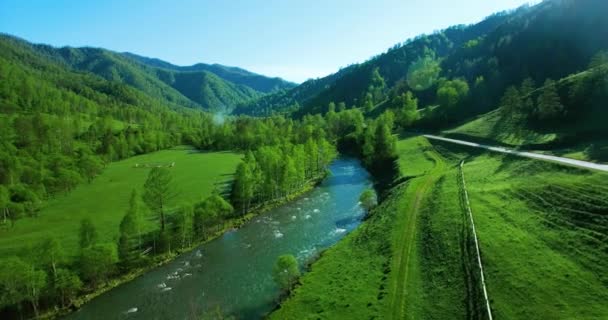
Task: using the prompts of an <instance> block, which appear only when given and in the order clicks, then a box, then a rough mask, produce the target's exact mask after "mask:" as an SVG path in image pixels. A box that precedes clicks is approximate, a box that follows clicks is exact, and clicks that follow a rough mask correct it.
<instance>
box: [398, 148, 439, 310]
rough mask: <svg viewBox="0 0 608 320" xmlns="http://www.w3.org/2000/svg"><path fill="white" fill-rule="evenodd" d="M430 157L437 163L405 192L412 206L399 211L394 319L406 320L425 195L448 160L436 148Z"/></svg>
mask: <svg viewBox="0 0 608 320" xmlns="http://www.w3.org/2000/svg"><path fill="white" fill-rule="evenodd" d="M425 154H426V156H427V157H429V158H430V159H432V160H433V162H434V164H435V166H434V168H433V169H432V170H431V171H430V172H429V174H427V175H425V176H423V177H420V178H416V179H414V180H413V181H412V182H411V183H410V185H409V186H408V191H407V192H406V194H405V198H406V202H407V203H408V206H407V207H406V208H405V210H404V211H403V212H400V214H399V218H398V219H399V222H400V223H399V222H398V224H397V227H396V230H397V237H396V239H395V240H396V241H395V242H394V243H393V245H394V246H395V248H396V250H395V251H394V256H393V259H392V261H393V262H392V265H391V270H393V271H392V272H393V273H392V274H391V281H390V290H389V297H391V300H390V301H391V302H390V305H391V310H392V318H393V319H404V318H405V315H406V304H407V302H408V301H409V299H408V286H409V284H410V282H409V279H410V278H409V277H408V274H409V272H410V267H411V265H412V264H413V261H411V259H410V258H411V257H412V248H414V247H415V242H416V234H417V224H416V221H417V218H418V215H419V211H420V208H421V205H422V202H423V200H424V199H425V197H427V196H428V195H429V191H430V190H431V187H432V186H433V184H435V183H436V182H437V180H438V179H439V178H441V176H442V175H443V172H444V170H445V163H444V161H443V160H442V159H441V157H440V156H439V155H437V154H436V153H435V152H432V151H425Z"/></svg>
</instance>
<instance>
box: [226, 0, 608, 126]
mask: <svg viewBox="0 0 608 320" xmlns="http://www.w3.org/2000/svg"><path fill="white" fill-rule="evenodd" d="M606 13H608V4H607V3H606V2H605V1H601V0H582V1H574V0H548V1H544V2H542V3H540V4H538V5H536V6H532V7H529V6H523V7H521V8H519V9H516V10H513V11H508V12H502V13H498V14H494V15H492V16H490V17H488V18H486V19H485V20H484V21H482V22H480V23H478V24H474V25H470V26H455V27H451V28H448V29H445V30H443V31H440V32H436V33H434V34H431V35H423V36H419V37H416V38H415V39H411V40H408V41H406V42H405V43H403V44H398V45H396V46H394V47H393V48H391V49H389V50H388V51H387V52H386V53H383V54H380V55H378V56H376V57H374V58H372V59H370V60H369V61H367V62H365V63H363V64H358V65H353V66H350V67H349V68H346V69H344V70H342V71H340V72H338V73H336V74H333V75H331V76H328V77H326V78H322V79H318V80H311V81H308V82H305V83H304V84H302V85H300V86H299V87H296V88H294V89H291V90H289V91H286V92H282V93H277V94H274V95H270V96H266V97H263V98H260V99H258V100H256V101H254V102H252V103H248V104H246V105H242V106H241V107H239V108H238V109H237V111H238V112H242V113H248V114H268V113H271V112H272V111H273V110H274V111H280V112H284V111H286V110H288V111H295V114H296V115H298V116H301V115H303V114H306V113H318V112H326V111H327V110H328V106H329V104H330V103H331V102H334V103H335V104H336V105H342V106H344V107H346V108H353V107H358V108H363V109H364V110H365V111H366V112H369V113H370V114H372V115H373V114H379V113H380V111H381V110H385V109H398V108H399V105H398V104H395V103H394V102H393V99H394V98H395V97H398V96H400V95H401V94H403V93H405V92H407V91H411V92H412V93H413V97H414V98H416V99H418V106H419V108H420V109H421V110H424V111H426V112H425V113H424V115H425V118H426V121H423V123H424V124H425V125H426V126H431V127H439V126H445V125H447V124H449V123H454V122H457V121H459V120H462V119H465V118H467V117H470V116H473V115H476V114H480V113H483V112H487V111H490V110H492V109H495V108H496V107H498V103H499V101H500V96H501V95H502V93H503V92H504V91H505V89H506V88H507V87H509V86H511V85H519V84H521V82H522V81H523V80H524V79H526V78H531V79H532V80H533V81H534V82H535V83H536V84H541V83H543V82H544V81H545V80H546V79H548V78H552V79H560V78H562V77H565V76H567V75H569V74H572V73H575V72H578V71H583V70H585V69H586V68H587V65H588V63H589V61H590V59H591V58H592V56H594V55H595V54H596V53H598V52H599V51H600V50H602V49H606V48H608V22H607V21H606V19H605V18H604V17H605V15H606ZM581 21H584V22H581ZM316 84H318V85H316ZM311 87H314V88H315V90H310V89H309V88H311ZM296 102H297V104H296ZM376 107H379V110H378V111H377V112H371V111H372V110H373V109H375V108H376ZM431 110H433V112H430V111H431Z"/></svg>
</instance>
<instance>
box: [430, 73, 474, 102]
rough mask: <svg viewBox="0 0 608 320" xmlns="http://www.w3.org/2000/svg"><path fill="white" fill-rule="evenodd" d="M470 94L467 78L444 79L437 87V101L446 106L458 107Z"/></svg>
mask: <svg viewBox="0 0 608 320" xmlns="http://www.w3.org/2000/svg"><path fill="white" fill-rule="evenodd" d="M468 94H469V85H468V83H467V82H466V80H463V79H454V80H449V81H442V82H441V83H440V84H439V88H438V89H437V103H439V105H441V106H442V107H445V108H453V107H456V106H457V105H458V104H459V103H461V102H462V101H463V100H464V99H465V98H466V97H467V95H468Z"/></svg>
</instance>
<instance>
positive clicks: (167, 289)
mask: <svg viewBox="0 0 608 320" xmlns="http://www.w3.org/2000/svg"><path fill="white" fill-rule="evenodd" d="M172 289H173V288H171V287H166V288H163V292H167V291H171V290H172Z"/></svg>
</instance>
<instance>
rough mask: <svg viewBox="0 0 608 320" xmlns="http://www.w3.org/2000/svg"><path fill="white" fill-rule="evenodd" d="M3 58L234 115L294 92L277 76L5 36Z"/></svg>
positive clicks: (173, 102) (1, 38)
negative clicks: (40, 62) (245, 105)
mask: <svg viewBox="0 0 608 320" xmlns="http://www.w3.org/2000/svg"><path fill="white" fill-rule="evenodd" d="M0 42H2V46H3V48H4V52H3V54H4V55H8V56H16V57H23V56H28V55H29V56H32V57H36V58H39V59H48V60H51V61H53V62H56V63H59V64H60V65H63V66H64V67H67V68H70V69H73V70H75V71H83V72H91V73H93V74H96V75H98V76H100V77H102V78H104V79H106V80H108V81H112V82H119V83H123V84H127V85H129V86H132V87H134V88H136V89H139V90H140V91H142V92H143V93H145V94H147V95H148V96H150V97H154V98H157V99H162V100H163V101H165V102H168V103H169V104H171V105H179V106H184V107H191V108H197V107H201V108H204V109H207V110H220V111H225V112H227V111H230V110H231V109H232V108H234V107H235V106H236V105H237V104H239V103H242V102H245V101H248V100H250V99H253V98H259V97H261V96H263V95H264V94H265V93H269V92H272V91H275V90H279V89H283V88H290V87H291V86H292V84H291V83H288V82H286V81H284V80H282V79H278V78H267V77H264V76H261V75H257V74H254V73H251V72H248V71H246V70H243V69H239V68H231V67H225V66H221V65H205V64H197V65H193V66H189V67H178V66H175V65H172V64H170V63H167V62H164V61H161V60H158V59H151V58H146V57H141V56H137V55H134V54H129V53H117V52H113V51H110V50H105V49H100V48H89V47H85V48H72V47H63V48H54V47H51V46H48V45H36V44H30V43H28V42H26V41H24V40H21V39H18V38H15V37H12V36H8V35H2V36H0Z"/></svg>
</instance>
